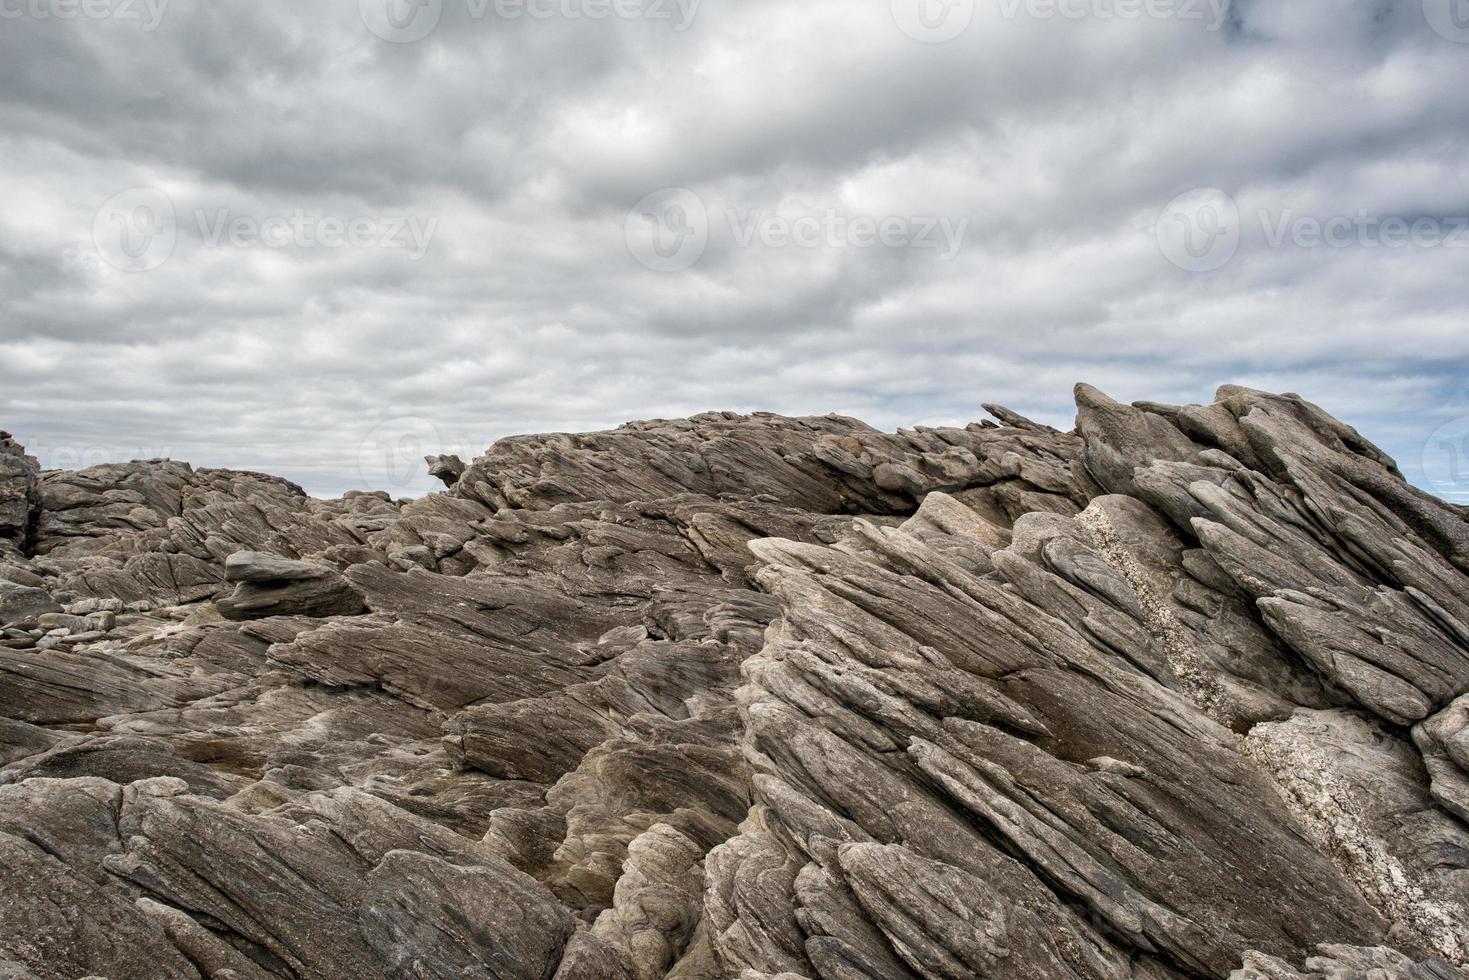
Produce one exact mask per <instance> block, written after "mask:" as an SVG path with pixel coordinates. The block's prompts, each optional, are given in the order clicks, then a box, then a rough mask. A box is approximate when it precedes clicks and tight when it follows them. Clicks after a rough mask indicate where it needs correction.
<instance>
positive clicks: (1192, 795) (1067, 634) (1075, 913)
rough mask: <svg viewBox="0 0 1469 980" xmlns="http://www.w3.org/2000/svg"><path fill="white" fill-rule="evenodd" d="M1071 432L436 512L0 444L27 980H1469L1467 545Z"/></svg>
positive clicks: (9, 964) (1355, 479)
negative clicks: (95, 462) (57, 462)
mask: <svg viewBox="0 0 1469 980" xmlns="http://www.w3.org/2000/svg"><path fill="white" fill-rule="evenodd" d="M1076 399H1077V407H1078V416H1077V425H1076V428H1075V430H1074V431H1071V432H1062V431H1059V430H1057V429H1053V428H1050V427H1048V426H1045V425H1041V424H1039V423H1036V422H1033V421H1031V420H1029V419H1026V418H1024V417H1023V416H1020V415H1018V414H1016V413H1014V412H1011V411H1008V410H1006V409H1004V408H1002V407H1000V406H986V408H987V409H988V411H989V412H990V414H991V415H992V416H993V417H994V419H995V420H996V421H987V422H980V423H975V424H971V425H968V426H964V427H953V428H918V429H913V430H903V431H900V432H898V433H896V434H892V433H883V432H879V431H877V430H875V429H872V428H870V427H868V426H866V425H863V424H862V423H860V422H857V421H855V420H852V419H847V418H842V417H838V416H824V417H811V418H796V419H792V418H782V417H779V416H773V415H755V416H738V415H733V414H729V413H710V414H706V415H701V416H696V417H694V418H691V419H684V420H658V421H649V422H637V423H630V424H628V425H626V426H623V427H621V428H619V429H617V430H614V431H612V432H604V433H590V434H580V435H563V434H554V435H536V436H521V437H516V438H512V439H507V440H503V441H501V442H499V443H497V444H496V445H494V446H492V447H491V448H490V449H489V450H488V451H487V452H486V453H485V454H484V455H482V456H481V457H479V458H478V459H476V460H474V461H473V462H472V463H470V464H468V465H465V464H464V463H462V462H461V461H459V460H458V459H457V458H454V457H433V458H430V459H429V460H427V463H428V465H429V467H430V471H431V472H432V473H433V474H434V475H435V476H438V477H439V478H440V479H442V480H443V482H444V484H445V486H446V491H445V492H442V493H437V494H430V495H428V496H426V497H423V498H420V499H417V500H413V501H407V502H399V501H394V500H391V499H390V498H389V497H388V496H387V495H386V494H382V493H354V494H349V495H347V496H345V497H343V498H341V499H339V500H331V501H323V500H314V499H312V498H310V497H308V496H307V495H306V494H305V492H304V491H302V490H301V488H300V487H297V486H295V485H294V484H291V483H289V482H287V481H284V480H279V479H277V478H274V477H269V476H264V475H261V474H254V473H245V472H239V471H233V470H195V469H193V468H192V467H189V466H188V465H186V464H183V463H177V462H172V461H167V460H153V461H142V462H134V463H126V464H109V465H106V466H100V467H93V468H91V469H88V470H84V471H80V472H62V471H48V472H45V473H40V472H39V471H38V470H37V469H36V468H35V467H34V464H33V461H29V458H28V457H26V456H25V454H24V451H23V450H21V449H20V447H18V446H16V445H15V443H14V442H13V441H10V440H8V438H5V437H0V891H3V894H4V895H5V896H6V901H5V902H3V903H0V977H16V978H37V980H53V978H56V980H60V978H65V980H76V978H82V977H107V978H109V980H133V978H138V980H144V978H146V980H155V978H174V977H178V978H191V980H192V978H203V977H207V978H219V980H241V978H246V980H263V978H276V977H279V978H292V980H328V978H330V980H344V978H380V977H415V978H439V977H444V978H448V977H493V978H498V980H512V978H514V980H519V978H527V980H531V978H534V980H653V978H663V977H667V978H672V980H905V978H945V980H962V978H970V977H981V978H990V977H993V978H1004V980H1037V978H1040V980H1048V978H1068V980H1072V978H1088V980H1092V978H1095V980H1183V978H1219V980H1223V978H1234V980H1453V978H1465V977H1469V973H1466V972H1465V967H1466V965H1469V823H1466V820H1469V577H1466V570H1469V522H1466V519H1465V513H1464V511H1463V510H1461V509H1458V508H1455V507H1453V506H1451V505H1448V504H1445V503H1443V502H1441V501H1439V500H1436V499H1435V498H1433V497H1431V496H1428V495H1426V494H1424V493H1422V492H1420V491H1418V490H1416V489H1414V488H1413V487H1411V486H1410V485H1408V484H1407V483H1406V482H1404V480H1403V479H1402V477H1401V475H1400V473H1399V471H1398V469H1397V467H1396V465H1395V464H1394V463H1393V461H1392V460H1391V459H1390V458H1388V457H1387V456H1386V455H1385V454H1383V453H1382V452H1381V451H1380V450H1378V449H1377V448H1376V447H1374V446H1373V445H1372V444H1371V443H1370V442H1368V441H1367V440H1366V439H1365V438H1363V437H1362V436H1361V435H1360V434H1359V433H1357V432H1356V431H1355V430H1354V429H1352V428H1351V427H1349V426H1347V425H1345V424H1344V423H1342V422H1339V421H1337V420H1336V419H1333V418H1331V417H1330V416H1329V415H1327V414H1326V413H1325V412H1324V411H1322V410H1321V409H1320V408H1318V407H1316V406H1314V405H1312V404H1310V403H1309V402H1306V401H1304V400H1303V399H1301V398H1299V397H1298V396H1295V395H1271V394H1266V393H1263V392H1258V391H1252V390H1249V389H1244V388H1237V387H1226V388H1222V389H1220V391H1219V393H1218V395H1217V397H1216V400H1215V401H1214V402H1213V403H1212V404H1210V405H1207V406H1176V405H1164V404H1158V403H1150V402H1140V403H1136V404H1132V405H1124V404H1120V403H1118V402H1115V401H1113V400H1112V399H1110V398H1108V397H1107V396H1106V395H1105V394H1103V393H1102V392H1100V391H1097V390H1095V389H1093V388H1090V387H1087V386H1079V387H1078V389H1077V391H1076ZM7 459H8V460H10V462H9V463H6V462H5V461H6V460H7ZM16 461H19V462H16ZM17 501H24V504H23V505H18V504H17V503H16V502H17Z"/></svg>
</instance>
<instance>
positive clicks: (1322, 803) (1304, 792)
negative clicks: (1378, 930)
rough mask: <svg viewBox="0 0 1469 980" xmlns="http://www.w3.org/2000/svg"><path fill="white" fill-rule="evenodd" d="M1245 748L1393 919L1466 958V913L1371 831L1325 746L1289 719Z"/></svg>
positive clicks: (1458, 960)
mask: <svg viewBox="0 0 1469 980" xmlns="http://www.w3.org/2000/svg"><path fill="white" fill-rule="evenodd" d="M1239 745H1240V751H1241V752H1242V753H1243V754H1244V755H1245V756H1246V757H1247V758H1249V759H1251V760H1252V761H1254V762H1255V763H1256V764H1257V765H1258V766H1260V767H1261V768H1262V769H1264V770H1265V771H1266V772H1267V773H1268V774H1269V775H1270V776H1271V777H1272V778H1273V779H1274V780H1275V783H1276V785H1277V786H1279V787H1280V790H1281V796H1282V798H1283V799H1284V801H1285V803H1286V806H1287V807H1288V808H1289V809H1290V810H1291V812H1292V813H1293V815H1294V816H1295V818H1296V820H1297V821H1298V822H1299V824H1300V826H1301V827H1302V829H1303V830H1305V832H1306V834H1307V836H1308V837H1309V838H1310V839H1311V840H1312V842H1313V843H1314V844H1315V845H1316V846H1317V847H1318V848H1319V849H1320V850H1321V851H1322V852H1323V853H1324V854H1326V855H1328V856H1329V857H1330V858H1331V859H1332V861H1333V862H1334V863H1335V864H1336V866H1337V868H1338V869H1339V870H1340V871H1341V872H1342V873H1343V874H1344V875H1346V876H1347V878H1348V879H1350V880H1351V881H1352V882H1353V884H1355V885H1356V886H1357V888H1358V889H1359V890H1360V891H1361V892H1362V895H1363V896H1364V897H1365V898H1366V899H1367V901H1368V903H1369V904H1371V905H1372V906H1373V907H1374V908H1376V909H1377V910H1378V911H1379V912H1380V913H1382V915H1383V916H1384V917H1385V918H1386V919H1388V921H1389V922H1390V923H1392V924H1393V925H1395V926H1400V927H1403V928H1405V929H1407V930H1410V931H1411V932H1412V933H1413V934H1415V935H1417V936H1419V937H1421V938H1422V940H1423V942H1424V943H1425V944H1426V945H1427V946H1428V947H1429V948H1430V949H1432V950H1433V951H1434V952H1436V953H1438V954H1439V955H1441V956H1443V957H1444V958H1445V959H1447V960H1449V961H1450V962H1453V963H1455V964H1458V965H1460V966H1465V965H1469V934H1466V930H1465V923H1466V922H1469V914H1466V910H1465V909H1464V908H1462V907H1461V906H1460V905H1458V903H1455V902H1452V901H1447V900H1444V899H1442V898H1439V897H1434V896H1431V895H1430V893H1429V891H1428V890H1427V889H1426V888H1425V887H1424V886H1423V884H1422V882H1421V881H1419V880H1418V878H1417V876H1416V875H1415V874H1414V873H1413V872H1412V871H1411V870H1410V869H1409V868H1408V866H1407V865H1405V864H1404V863H1403V862H1402V861H1401V860H1399V859H1398V858H1397V857H1395V856H1394V855H1393V854H1392V853H1391V852H1390V851H1389V850H1388V846H1387V843H1386V842H1385V841H1383V840H1381V839H1380V838H1379V837H1378V836H1377V835H1375V834H1373V833H1372V832H1371V830H1370V829H1369V821H1368V819H1367V817H1366V815H1365V813H1364V805H1363V803H1362V801H1361V800H1360V799H1359V798H1358V793H1357V791H1356V789H1355V787H1354V785H1353V782H1352V781H1351V780H1350V779H1348V778H1345V776H1344V775H1343V773H1342V772H1341V771H1340V770H1339V768H1338V766H1337V765H1336V763H1335V762H1334V760H1333V757H1332V756H1331V754H1329V753H1328V752H1326V751H1324V750H1323V749H1322V748H1321V746H1320V745H1319V744H1317V743H1316V742H1315V741H1314V740H1312V739H1310V738H1309V737H1305V736H1304V735H1303V734H1302V732H1301V731H1299V730H1297V729H1294V728H1292V727H1290V726H1289V725H1284V724H1265V725H1257V726H1256V727H1255V728H1254V729H1253V730H1251V731H1250V733H1249V735H1247V736H1244V737H1242V738H1240V739H1239Z"/></svg>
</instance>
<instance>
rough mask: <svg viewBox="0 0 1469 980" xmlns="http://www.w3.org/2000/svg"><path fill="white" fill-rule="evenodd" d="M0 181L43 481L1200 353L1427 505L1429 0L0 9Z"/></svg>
mask: <svg viewBox="0 0 1469 980" xmlns="http://www.w3.org/2000/svg"><path fill="white" fill-rule="evenodd" d="M0 180H3V186H4V191H5V193H4V201H3V204H0V428H5V429H9V430H11V431H13V432H14V433H15V434H16V436H17V437H18V438H19V439H20V441H22V442H23V443H25V444H26V445H28V446H29V447H30V448H31V449H32V450H33V451H35V452H36V453H37V454H38V455H39V456H40V457H41V460H42V463H43V465H48V466H56V465H60V466H77V465H81V464H86V463H94V462H99V461H103V460H112V459H129V458H133V457H140V456H141V457H147V456H157V455H171V456H173V457H174V458H178V459H186V460H189V461H191V462H193V463H194V464H195V465H212V466H234V467H239V468H248V469H259V470H265V471H268V472H273V473H277V474H280V475H282V476H286V477H288V478H290V479H293V480H296V481H297V482H299V483H301V484H303V485H304V486H305V487H307V489H309V490H311V491H312V492H314V493H316V494H318V495H335V494H337V493H340V492H341V491H343V490H345V489H348V488H353V487H364V486H372V487H379V488H384V489H390V490H393V491H394V492H395V493H416V492H421V491H422V490H423V489H426V488H427V487H429V486H430V483H429V482H428V481H427V480H426V478H421V477H420V476H419V473H420V471H421V469H422V467H421V465H420V464H419V463H418V462H417V461H416V460H413V461H409V462H405V461H404V460H403V459H402V458H401V457H403V456H404V455H406V454H409V453H414V452H416V453H418V454H419V455H421V454H422V452H425V451H429V450H431V449H432V450H442V451H451V452H458V453H460V454H461V455H463V456H465V457H466V458H469V457H471V456H473V455H475V454H476V453H478V452H479V451H481V450H482V449H483V448H484V447H485V446H486V445H488V444H489V443H490V442H491V441H493V440H494V439H496V438H498V437H501V436H504V435H510V434H514V433H521V432H538V431H553V430H585V429H592V428H603V427H608V426H611V425H615V424H617V423H620V422H622V421H626V420H628V419H634V418H648V417H670V416H682V415H688V414H692V413H695V412H699V411H704V410H708V409H735V410H740V411H751V410H773V411H779V412H785V413H814V414H820V413H825V412H832V411H834V412H840V413H843V414H850V415H855V416H858V417H861V418H863V419H865V420H867V421H869V422H871V423H873V424H875V425H878V426H880V427H883V428H889V429H890V428H893V427H897V426H908V425H913V424H919V423H922V424H947V423H963V422H967V421H970V420H974V419H978V418H982V417H983V411H982V410H981V409H980V407H979V406H980V403H981V402H986V401H997V402H1001V403H1004V404H1007V405H1009V406H1010V407H1012V408H1014V409H1016V410H1018V411H1021V412H1025V413H1027V414H1030V415H1032V416H1034V417H1037V418H1040V419H1043V420H1045V421H1048V422H1050V423H1052V424H1057V425H1061V426H1065V427H1069V426H1070V424H1071V421H1072V419H1073V417H1074V410H1073V408H1072V405H1071V400H1070V393H1071V386H1072V384H1073V383H1074V382H1076V381H1079V380H1085V381H1088V382H1091V383H1093V384H1096V385H1098V386H1100V387H1102V388H1103V389H1104V390H1106V391H1108V392H1109V393H1111V394H1112V395H1113V396H1114V397H1117V398H1120V399H1123V400H1132V399H1139V398H1148V399H1154V400H1159V401H1174V402H1185V401H1207V400H1208V399H1209V398H1210V396H1211V395H1212V392H1213V390H1214V388H1215V387H1216V386H1217V385H1219V384H1221V383H1228V382H1233V383H1241V384H1247V385H1252V386H1256V387H1262V388H1267V389H1271V390H1276V391H1297V392H1300V393H1301V394H1303V395H1305V396H1306V397H1308V398H1310V399H1312V400H1313V401H1316V402H1318V403H1320V404H1322V405H1324V406H1325V407H1326V408H1327V409H1328V410H1330V411H1332V412H1333V413H1335V414H1337V415H1338V416H1340V417H1342V418H1344V419H1345V420H1347V421H1349V422H1351V423H1353V424H1355V425H1356V426H1357V427H1358V428H1360V429H1361V430H1362V431H1363V432H1364V433H1365V434H1367V435H1368V436H1369V437H1371V438H1373V439H1375V440H1376V441H1378V442H1379V443H1380V444H1381V445H1382V446H1383V447H1384V448H1385V449H1386V450H1388V451H1389V452H1391V453H1392V454H1393V455H1395V456H1396V457H1397V458H1398V460H1399V462H1400V463H1401V464H1402V465H1403V467H1404V469H1405V471H1407V472H1408V473H1409V475H1410V477H1412V478H1413V479H1415V480H1416V481H1418V482H1420V483H1423V484H1425V485H1429V486H1432V487H1433V488H1435V489H1437V490H1438V491H1439V492H1442V493H1445V495H1450V494H1451V493H1455V492H1458V493H1459V494H1460V495H1459V498H1458V499H1461V500H1469V494H1465V493H1463V491H1469V465H1460V467H1459V468H1458V469H1454V468H1452V467H1451V465H1450V464H1451V463H1453V462H1454V460H1452V459H1451V457H1450V456H1449V455H1448V453H1449V449H1447V448H1445V447H1449V446H1452V447H1454V452H1459V451H1460V450H1463V449H1469V441H1466V437H1469V372H1466V367H1469V317H1466V312H1469V0H1271V2H1254V0H1234V2H1233V3H1232V4H1227V3H1225V2H1224V0H892V2H889V0H800V2H791V0H782V2H775V0H704V2H702V3H698V2H695V0H361V2H360V3H359V2H357V0H313V2H306V3H303V2H284V0H248V2H247V0H215V2H209V3H205V2H202V0H0ZM1425 446H1426V447H1428V450H1429V466H1428V470H1427V471H1426V472H1425V470H1424V469H1423V458H1424V449H1425Z"/></svg>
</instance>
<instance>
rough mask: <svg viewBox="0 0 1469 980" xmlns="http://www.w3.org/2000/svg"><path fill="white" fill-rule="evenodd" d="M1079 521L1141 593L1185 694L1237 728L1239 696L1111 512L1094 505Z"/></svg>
mask: <svg viewBox="0 0 1469 980" xmlns="http://www.w3.org/2000/svg"><path fill="white" fill-rule="evenodd" d="M1076 523H1077V524H1078V525H1079V526H1080V527H1082V528H1083V529H1084V530H1086V531H1087V532H1088V536H1089V537H1090V538H1091V545H1092V547H1094V548H1095V549H1096V551H1097V553H1098V554H1099V555H1101V556H1102V558H1103V559H1104V560H1105V561H1106V562H1107V564H1109V565H1111V566H1112V567H1113V568H1114V569H1116V570H1117V573H1118V574H1119V575H1121V576H1122V577H1123V578H1124V579H1125V580H1126V581H1127V584H1128V585H1130V586H1131V587H1132V591H1133V592H1135V593H1137V598H1138V603H1139V605H1141V607H1142V610H1143V627H1144V628H1145V629H1146V630H1147V631H1148V634H1149V635H1150V636H1152V637H1153V639H1154V640H1156V641H1157V643H1158V645H1159V646H1160V647H1161V648H1162V650H1163V656H1164V657H1165V658H1166V659H1167V661H1168V666H1169V668H1170V669H1171V670H1172V671H1173V673H1174V675H1175V676H1176V677H1177V678H1178V680H1179V682H1180V683H1181V684H1182V686H1183V693H1184V694H1185V695H1187V697H1188V698H1189V700H1191V701H1192V702H1193V703H1194V704H1196V705H1197V706H1198V707H1199V710H1200V711H1203V712H1204V713H1205V714H1206V715H1208V716H1209V717H1210V718H1213V719H1214V720H1215V721H1217V722H1219V723H1220V724H1221V725H1224V726H1225V727H1226V728H1228V727H1232V726H1233V725H1234V723H1235V721H1236V719H1237V716H1238V711H1237V710H1236V708H1235V705H1234V702H1233V700H1232V699H1231V698H1230V697H1229V695H1228V694H1227V693H1226V692H1225V690H1224V687H1223V685H1221V684H1220V683H1219V679H1218V677H1217V676H1215V674H1214V673H1213V672H1211V671H1210V670H1208V669H1207V668H1206V667H1205V666H1204V663H1203V662H1202V661H1201V660H1200V659H1199V656H1198V653H1197V652H1196V651H1195V649H1194V641H1193V639H1192V638H1191V636H1190V634H1189V632H1188V631H1187V630H1185V629H1184V628H1183V627H1182V626H1181V625H1179V622H1178V619H1177V618H1176V617H1175V616H1174V615H1173V607H1172V606H1171V605H1170V603H1169V600H1168V597H1167V596H1163V595H1159V593H1158V589H1157V588H1156V587H1155V586H1154V584H1153V581H1152V579H1151V578H1150V577H1149V575H1148V574H1147V573H1146V572H1145V571H1144V570H1143V568H1142V566H1141V565H1139V564H1138V561H1137V559H1136V558H1134V557H1133V556H1132V553H1131V552H1129V551H1128V550H1127V549H1126V548H1125V547H1123V545H1122V543H1121V542H1120V541H1118V539H1117V532H1116V529H1115V528H1113V527H1112V522H1111V521H1110V520H1108V519H1107V515H1106V514H1104V513H1102V512H1101V510H1100V509H1098V508H1097V507H1094V506H1093V507H1088V508H1087V509H1086V510H1084V511H1082V512H1081V513H1080V514H1078V515H1076Z"/></svg>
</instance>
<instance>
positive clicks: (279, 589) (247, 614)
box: [215, 551, 367, 619]
mask: <svg viewBox="0 0 1469 980" xmlns="http://www.w3.org/2000/svg"><path fill="white" fill-rule="evenodd" d="M224 580H225V581H226V582H234V583H235V591H234V594H233V595H231V596H230V597H229V598H228V599H220V600H219V601H218V602H216V603H215V608H216V609H218V610H219V612H220V615H222V616H224V617H225V618H226V619H266V618H269V617H272V616H321V617H326V616H355V615H357V614H359V613H363V612H366V611H367V607H366V606H364V605H363V603H362V596H361V595H360V594H359V593H358V592H357V591H356V590H355V589H353V588H352V586H350V585H348V584H347V580H346V579H344V578H342V576H341V573H340V572H338V571H337V570H336V569H335V568H331V567H328V566H326V565H317V564H315V563H313V562H309V561H294V560H292V559H289V558H282V557H281V556H280V555H270V554H265V553H263V552H259V551H237V552H235V553H234V554H232V555H230V556H229V558H227V559H225V563H224Z"/></svg>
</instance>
